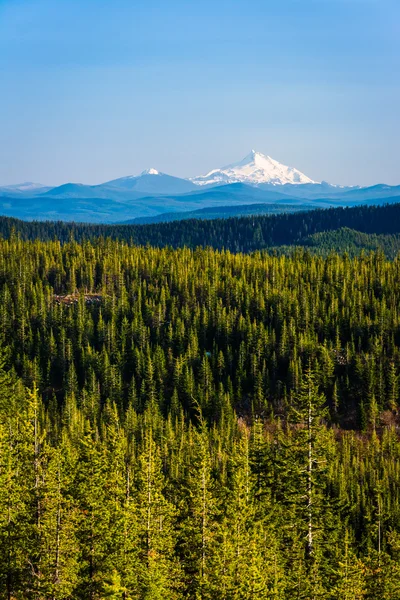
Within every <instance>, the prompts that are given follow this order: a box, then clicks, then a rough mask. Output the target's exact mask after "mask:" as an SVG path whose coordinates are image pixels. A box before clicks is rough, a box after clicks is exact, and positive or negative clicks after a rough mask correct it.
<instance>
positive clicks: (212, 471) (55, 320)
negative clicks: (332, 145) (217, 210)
mask: <svg viewBox="0 0 400 600" xmlns="http://www.w3.org/2000/svg"><path fill="white" fill-rule="evenodd" d="M399 289H400V261H399V260H398V259H395V260H393V261H389V260H387V259H386V258H385V257H384V255H383V254H382V253H381V252H377V253H371V254H368V255H366V254H365V255H361V256H359V257H354V258H351V257H349V256H348V255H343V256H339V255H337V254H331V255H328V256H326V257H322V256H313V255H311V254H310V253H308V252H306V251H304V250H298V251H296V252H295V253H294V254H293V255H292V256H289V257H288V256H284V255H282V256H277V255H268V254H267V253H260V252H256V253H253V254H233V253H231V252H229V251H218V250H213V249H211V248H208V249H201V248H198V249H195V250H191V249H188V248H181V249H175V250H174V249H172V248H169V247H166V248H154V247H137V246H134V245H130V244H128V243H126V242H124V241H121V240H114V241H113V240H111V239H100V240H97V241H94V240H92V241H84V242H82V243H78V242H76V241H73V240H72V241H69V242H67V241H66V242H65V243H63V244H62V243H60V241H47V242H43V241H38V240H36V241H23V240H21V239H19V238H18V236H17V235H10V237H9V239H6V240H2V241H0V334H1V341H2V348H3V356H2V360H1V361H0V362H1V364H0V555H1V557H2V558H1V560H0V597H1V598H7V599H8V600H11V599H26V598H27V599H34V600H39V599H40V600H42V599H43V600H45V599H46V600H53V599H54V600H67V599H81V598H82V599H83V598H85V599H86V598H88V599H92V600H100V599H103V598H119V599H125V600H127V599H128V598H131V599H146V600H153V599H154V600H155V599H176V600H179V599H183V598H191V599H196V600H198V599H204V600H206V599H210V600H211V599H216V598H218V599H226V600H228V599H229V600H234V599H235V600H242V599H243V600H247V599H254V600H256V599H257V600H259V599H266V600H267V599H268V600H269V599H275V600H277V599H282V600H289V599H290V600H292V599H293V598H299V599H300V598H303V599H308V600H310V599H314V598H315V599H317V598H321V599H322V598H324V599H325V598H326V599H328V598H329V599H332V600H333V599H343V600H345V599H346V600H350V599H354V600H356V599H357V600H358V599H361V598H368V599H370V600H372V599H377V598H379V599H382V600H385V599H391V600H393V599H396V598H400V585H399V573H400V525H399V523H400V497H399V495H400V468H399V464H400V462H399V458H400V444H399V439H398V426H399V425H398V408H399V372H400V352H399V349H400V312H399V308H398V306H399Z"/></svg>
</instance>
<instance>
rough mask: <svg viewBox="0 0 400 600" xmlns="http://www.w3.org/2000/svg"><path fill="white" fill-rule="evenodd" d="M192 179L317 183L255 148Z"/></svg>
mask: <svg viewBox="0 0 400 600" xmlns="http://www.w3.org/2000/svg"><path fill="white" fill-rule="evenodd" d="M190 181H192V182H193V183H195V184H196V185H220V184H222V183H235V182H244V183H250V184H253V185H258V184H260V183H270V184H273V185H285V184H287V183H292V184H294V183H301V184H304V183H316V182H315V181H313V180H312V179H310V178H309V177H307V176H306V175H304V173H301V172H300V171H298V170H297V169H295V168H293V167H288V166H286V165H283V164H282V163H279V162H278V161H276V160H274V159H273V158H271V157H270V156H266V155H264V154H261V153H260V152H256V151H255V150H252V151H251V152H250V154H248V155H247V156H245V158H244V159H243V160H241V161H239V162H237V163H232V164H231V165H227V166H226V167H222V168H221V169H214V170H212V171H210V172H209V173H207V174H206V175H200V176H198V177H193V178H191V180H190Z"/></svg>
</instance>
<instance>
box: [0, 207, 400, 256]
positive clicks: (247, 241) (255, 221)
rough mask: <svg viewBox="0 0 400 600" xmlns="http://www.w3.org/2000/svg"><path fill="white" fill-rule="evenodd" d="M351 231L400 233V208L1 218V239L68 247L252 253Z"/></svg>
mask: <svg viewBox="0 0 400 600" xmlns="http://www.w3.org/2000/svg"><path fill="white" fill-rule="evenodd" d="M341 228H349V229H353V230H356V231H359V232H363V233H368V234H396V233H400V204H390V205H389V204H388V205H385V206H358V207H353V208H332V209H326V210H313V211H308V212H301V213H284V214H279V215H263V216H252V217H237V218H231V219H215V220H211V221H204V220H202V219H189V220H187V221H176V222H170V223H156V224H151V225H87V224H74V223H63V222H25V221H19V220H17V219H10V218H7V217H0V234H1V235H2V236H3V237H5V238H8V237H9V236H10V235H11V232H12V231H15V233H16V234H18V236H20V237H21V239H31V240H33V239H41V240H43V241H46V240H54V239H57V240H59V241H61V242H62V243H64V242H67V241H69V240H70V239H71V238H73V239H75V240H76V241H83V240H87V239H93V240H95V239H98V237H99V236H102V237H109V238H112V239H119V240H125V241H126V242H129V243H134V244H138V245H146V244H150V245H152V246H158V247H163V246H171V247H174V248H178V247H182V246H187V247H189V248H196V247H197V246H203V247H205V246H211V247H213V248H216V249H226V250H230V251H232V252H252V251H254V250H260V249H265V248H269V247H275V246H280V245H299V244H300V245H301V244H302V243H303V240H304V239H306V238H308V237H309V236H310V235H313V234H315V233H319V232H326V231H333V230H337V229H341Z"/></svg>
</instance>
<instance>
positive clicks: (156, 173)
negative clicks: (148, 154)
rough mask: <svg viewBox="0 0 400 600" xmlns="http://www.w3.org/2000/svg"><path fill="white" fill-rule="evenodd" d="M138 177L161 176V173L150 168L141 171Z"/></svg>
mask: <svg viewBox="0 0 400 600" xmlns="http://www.w3.org/2000/svg"><path fill="white" fill-rule="evenodd" d="M140 175H161V173H160V172H159V171H157V169H153V168H150V169H145V170H144V171H142V172H141V173H140Z"/></svg>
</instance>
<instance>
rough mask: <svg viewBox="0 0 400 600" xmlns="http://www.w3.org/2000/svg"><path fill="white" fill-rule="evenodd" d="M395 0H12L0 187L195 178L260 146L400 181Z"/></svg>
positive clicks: (5, 5) (3, 37) (352, 176)
mask: <svg viewBox="0 0 400 600" xmlns="http://www.w3.org/2000/svg"><path fill="white" fill-rule="evenodd" d="M399 107H400V2H399V0H247V1H243V0H230V1H229V2H228V1H224V0H214V1H213V2H212V1H211V0H197V1H194V0H186V1H183V0H162V1H161V0H152V1H151V2H149V1H148V0H147V1H144V0H129V1H125V0H114V1H113V2H111V1H103V0H95V1H91V0H67V1H65V0H0V184H10V183H16V182H20V181H26V180H32V181H40V182H42V183H46V184H53V185H55V184H59V183H63V182H65V181H81V182H84V183H99V182H101V181H106V180H109V179H112V178H115V177H119V176H124V175H128V174H136V173H139V172H140V171H142V170H143V169H146V168H148V167H155V168H157V169H159V170H161V171H164V172H167V173H170V174H172V175H177V176H192V175H198V174H200V173H203V172H206V171H208V170H209V169H211V168H214V167H219V166H223V165H224V164H228V163H230V162H233V161H236V160H239V159H241V158H242V157H243V156H245V155H246V154H247V153H248V152H249V151H250V149H251V148H255V149H256V150H259V151H260V152H263V153H265V154H269V155H270V156H272V157H274V158H276V159H277V160H280V161H281V162H284V163H285V164H289V165H291V166H295V167H297V168H298V169H300V170H301V171H303V172H305V173H306V174H307V175H308V176H310V177H311V178H313V179H316V180H327V181H330V182H333V183H340V184H362V185H369V184H374V183H378V182H386V183H390V184H400V163H399V158H400V109H399Z"/></svg>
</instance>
